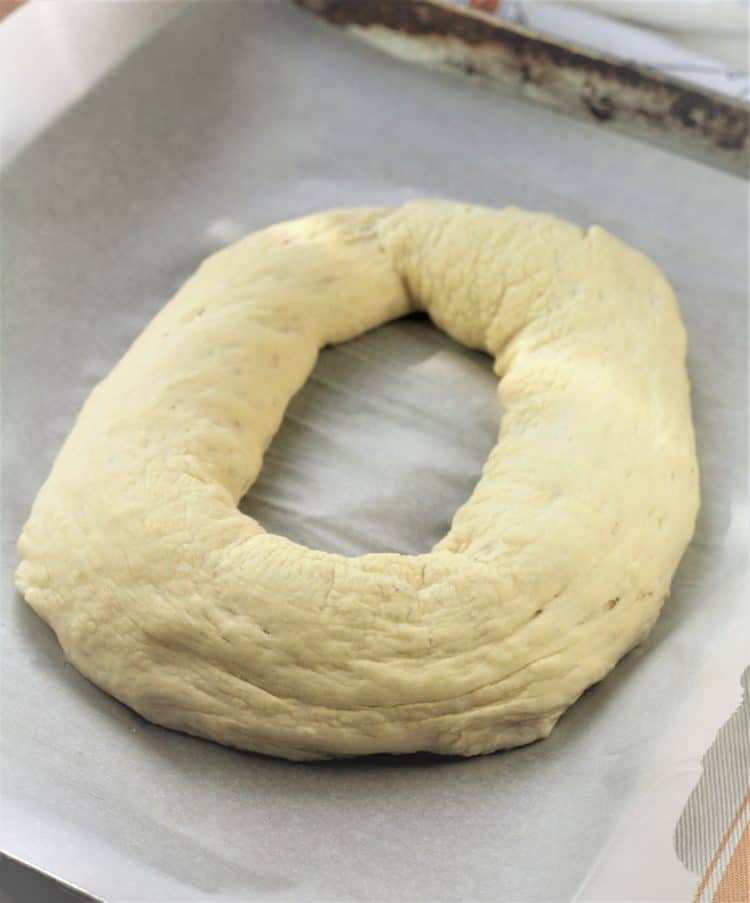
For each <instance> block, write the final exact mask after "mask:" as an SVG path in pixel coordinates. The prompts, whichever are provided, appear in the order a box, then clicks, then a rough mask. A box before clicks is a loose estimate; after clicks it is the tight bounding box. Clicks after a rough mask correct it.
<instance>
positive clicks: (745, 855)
mask: <svg viewBox="0 0 750 903" xmlns="http://www.w3.org/2000/svg"><path fill="white" fill-rule="evenodd" d="M748 900H750V824H748V825H746V826H745V830H744V831H743V832H742V837H741V838H740V842H739V843H738V844H737V846H736V848H735V851H734V855H733V856H732V858H731V860H730V861H729V865H728V866H727V870H726V871H725V872H724V876H723V877H722V879H721V883H720V884H719V886H718V887H717V888H716V893H715V894H714V898H713V900H712V901H711V903H748Z"/></svg>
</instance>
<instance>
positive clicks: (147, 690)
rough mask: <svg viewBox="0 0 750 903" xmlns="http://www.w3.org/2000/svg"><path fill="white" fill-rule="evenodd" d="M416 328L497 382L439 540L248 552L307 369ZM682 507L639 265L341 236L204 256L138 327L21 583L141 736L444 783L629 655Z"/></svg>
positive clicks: (684, 466) (502, 237)
mask: <svg viewBox="0 0 750 903" xmlns="http://www.w3.org/2000/svg"><path fill="white" fill-rule="evenodd" d="M414 310H425V311H427V313H428V314H429V316H430V317H431V318H432V320H433V322H434V323H435V324H436V325H437V326H438V327H440V328H441V329H443V330H444V331H445V332H446V333H447V334H448V335H450V336H452V337H453V338H454V339H455V340H456V341H458V342H461V343H463V344H464V345H467V346H469V347H471V348H476V349H481V350H482V351H485V352H487V353H488V354H489V355H491V356H492V357H493V358H494V362H495V371H496V373H497V374H498V376H499V377H500V383H499V391H498V395H499V400H500V404H501V406H502V411H503V417H502V424H501V428H500V434H499V439H498V442H497V445H496V446H495V448H494V449H493V451H492V452H491V454H490V455H489V457H488V459H487V462H486V464H485V466H484V471H483V475H482V478H481V480H480V481H479V483H478V484H477V486H476V488H475V490H474V492H473V494H472V495H471V497H470V499H469V500H468V501H467V502H466V503H465V504H464V505H463V506H462V507H461V508H460V509H459V510H458V511H457V512H456V514H455V516H454V519H453V523H452V526H451V529H450V532H449V533H448V534H447V536H446V537H445V538H444V539H443V540H442V541H441V542H439V543H438V544H437V545H436V546H435V547H434V549H433V550H432V551H431V552H429V553H428V554H424V555H414V556H406V555H399V554H372V555H363V556H361V557H353V558H349V557H345V556H343V555H336V554H327V553H323V552H319V551H313V550H311V549H307V548H304V547H302V546H300V545H297V544H295V543H294V542H291V541H290V540H288V539H285V538H284V537H282V536H275V535H271V534H268V533H266V532H265V531H264V530H263V528H262V527H261V526H260V525H259V524H258V523H256V522H255V521H254V520H252V519H251V518H249V517H246V516H245V515H243V514H241V513H240V512H239V511H238V509H237V503H238V501H239V500H240V498H241V497H242V496H243V495H244V493H245V492H246V491H247V489H248V487H250V486H251V485H252V483H253V481H254V480H255V478H256V477H257V475H258V472H259V470H260V467H261V462H262V460H263V453H264V450H265V449H266V447H267V446H268V444H269V442H270V441H271V438H272V437H273V435H274V433H276V431H277V429H278V428H279V425H280V423H281V420H282V417H283V414H284V409H285V407H286V405H287V403H288V402H289V400H290V398H291V397H292V396H293V395H294V393H295V392H297V391H298V390H299V389H300V387H301V386H302V385H303V383H304V382H305V380H306V379H307V377H308V375H309V374H310V372H311V370H312V369H313V367H314V365H315V361H316V357H317V355H318V352H319V350H320V349H321V348H322V347H323V346H325V345H327V344H329V343H335V342H345V341H347V340H348V339H352V338H354V337H355V336H357V335H359V334H360V333H362V332H364V331H365V330H368V329H372V328H373V327H375V326H378V325H379V324H382V323H385V322H386V321H388V320H391V319H393V318H395V317H401V316H403V315H405V314H407V313H409V312H410V311H414ZM437 453H438V454H439V450H438V451H437ZM698 494H699V493H698V469H697V463H696V457H695V450H694V438H693V427H692V422H691V414H690V400H689V386H688V380H687V375H686V369H685V333H684V329H683V327H682V323H681V321H680V317H679V313H678V309H677V306H676V303H675V300H674V297H673V294H672V291H671V289H670V287H669V285H668V283H667V282H666V281H665V279H664V278H663V277H662V276H661V274H660V273H659V271H658V270H657V269H656V267H655V266H654V265H653V264H652V263H651V262H650V261H649V260H648V259H647V258H646V257H644V256H643V255H642V254H640V253H638V252H636V251H634V250H632V249H631V248H629V247H627V246H626V245H624V244H622V243H621V242H619V241H618V240H617V239H615V238H613V237H612V236H611V235H609V234H608V233H607V232H605V231H604V230H602V229H600V228H598V227H593V228H591V229H589V230H588V231H587V232H584V231H582V230H581V229H579V228H578V227H576V226H574V225H571V224H568V223H565V222H562V221H560V220H558V219H555V218H553V217H551V216H547V215H541V214H536V213H528V212H524V211H521V210H516V209H506V210H502V211H495V210H489V209H485V208H479V207H473V206H467V205H462V204H454V203H448V202H442V201H432V202H417V203H411V204H407V205H405V206H403V207H400V208H396V209H390V208H382V209H381V208H378V209H374V208H359V209H350V210H337V211H332V212H327V213H322V214H319V215H315V216H309V217H306V218H304V219H300V220H296V221H293V222H287V223H281V224H280V225H275V226H272V227H271V228H268V229H265V230H264V231H262V232H257V233H255V234H252V235H250V236H249V237H247V238H245V239H244V240H242V241H240V242H239V243H237V244H235V245H233V246H232V247H230V248H227V249H226V250H223V251H221V252H220V253H218V254H215V255H214V256H212V257H210V258H209V259H208V260H206V261H205V262H204V263H203V265H202V266H201V267H200V268H199V270H198V271H197V273H196V274H195V275H194V276H193V277H192V278H191V279H190V280H189V281H188V282H187V283H186V285H185V286H184V287H183V288H182V289H181V290H180V291H179V292H178V294H177V295H176V297H175V298H174V299H173V300H172V301H171V302H170V303H169V304H168V305H167V306H166V307H165V308H164V309H163V310H162V311H161V312H160V313H159V314H158V315H157V316H156V317H155V318H154V320H153V321H152V322H151V323H150V325H149V326H148V327H147V328H146V329H145V331H144V332H143V333H142V335H141V336H140V337H139V338H138V339H137V341H136V342H135V343H134V344H133V346H132V347H131V348H130V350H129V351H128V352H127V354H126V355H125V356H124V357H123V358H122V360H121V361H120V362H119V363H118V364H117V366H116V367H115V368H114V370H113V371H112V372H111V373H110V375H109V376H108V377H107V378H106V379H105V380H104V381H103V382H101V383H100V384H99V385H98V386H97V387H96V388H95V389H94V390H93V392H92V393H91V395H90V397H89V398H88V400H87V401H86V403H85V405H84V407H83V410H82V411H81V413H80V415H79V417H78V420H77V422H76V424H75V427H74V429H73V431H72V433H71V434H70V436H69V438H68V439H67V441H66V443H65V445H64V447H63V449H62V451H61V452H60V454H59V457H58V458H57V460H56V462H55V464H54V467H53V469H52V473H51V475H50V477H49V478H48V480H47V482H46V484H45V485H44V486H43V488H42V489H41V491H40V492H39V495H38V497H37V499H36V501H35V503H34V506H33V509H32V512H31V515H30V519H29V521H28V523H27V524H26V526H25V528H24V531H23V534H22V536H21V539H20V543H19V550H20V566H19V568H18V572H17V585H18V588H19V589H20V591H21V592H22V593H23V595H24V596H25V597H26V599H27V600H28V602H29V603H30V604H31V606H32V607H33V608H34V609H35V610H36V611H37V612H38V613H39V614H40V615H41V616H42V617H43V618H44V619H45V620H46V621H47V622H48V623H49V624H50V625H51V626H52V628H53V629H54V630H55V632H56V634H57V636H58V637H59V640H60V643H61V644H62V647H63V649H64V651H65V654H66V655H67V657H68V658H69V659H70V661H71V662H72V663H73V664H74V665H75V667H76V668H77V669H78V670H79V671H81V672H82V673H83V674H84V675H86V676H87V677H88V678H90V679H91V680H92V681H94V682H95V683H96V684H98V685H99V686H100V687H101V688H103V689H104V690H106V691H107V692H108V693H111V694H112V695H113V696H115V697H117V698H118V699H120V700H122V701H123V702H124V703H126V704H127V705H129V706H131V707H132V708H133V709H135V710H136V711H137V712H140V713H141V714H142V715H143V716H144V717H146V718H148V719H150V720H151V721H154V722H156V723H158V724H162V725H166V726H167V727H171V728H175V729H178V730H182V731H187V732H188V733H191V734H197V735H200V736H203V737H209V738H211V739H213V740H217V741H219V742H220V743H225V744H228V745H231V746H235V747H240V748H244V749H251V750H257V751H259V752H263V753H270V754H273V755H277V756H284V757H286V758H289V759H318V758H325V757H329V756H352V755H360V754H364V753H375V752H389V753H405V752H410V751H416V750H429V751H433V752H437V753H453V754H460V755H466V756H468V755H475V754H478V753H487V752H490V751H492V750H496V749H498V748H501V747H510V746H517V745H519V744H523V743H528V742H529V741H532V740H535V739H537V738H539V737H544V736H546V735H547V734H549V732H550V730H551V729H552V727H553V725H554V724H555V722H556V721H557V720H558V718H559V717H560V715H561V714H562V713H563V712H564V711H565V709H566V708H567V707H568V706H569V705H571V703H573V702H574V701H575V700H576V698H577V697H578V696H580V694H581V693H582V692H583V691H584V690H585V689H586V688H587V687H589V686H591V684H593V683H595V682H597V681H599V680H601V678H602V677H604V676H605V675H606V674H607V673H608V672H609V671H610V669H611V668H613V666H614V665H615V663H616V662H617V661H618V659H620V658H621V656H623V655H624V654H625V653H626V652H627V651H628V650H629V649H632V648H633V646H635V645H636V644H637V643H639V642H640V641H641V640H642V639H643V638H644V637H645V636H646V634H647V633H648V631H649V629H650V628H651V626H652V625H653V623H654V621H655V620H656V618H657V616H658V613H659V610H660V608H661V605H662V602H663V600H664V598H665V596H666V594H667V593H668V590H669V586H670V582H671V579H672V576H673V574H674V571H675V569H676V567H677V564H678V562H679V560H680V557H681V556H682V553H683V551H684V549H685V547H686V545H687V543H688V542H689V540H690V537H691V535H692V532H693V526H694V521H695V516H696V512H697V508H698Z"/></svg>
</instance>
